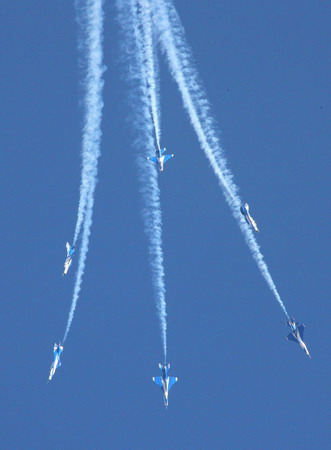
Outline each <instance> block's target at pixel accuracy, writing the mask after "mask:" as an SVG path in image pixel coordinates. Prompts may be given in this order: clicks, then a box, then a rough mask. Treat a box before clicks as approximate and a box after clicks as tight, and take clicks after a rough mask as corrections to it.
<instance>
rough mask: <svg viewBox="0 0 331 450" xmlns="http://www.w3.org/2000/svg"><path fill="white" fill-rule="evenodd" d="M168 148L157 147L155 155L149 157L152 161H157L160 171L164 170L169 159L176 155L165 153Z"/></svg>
mask: <svg viewBox="0 0 331 450" xmlns="http://www.w3.org/2000/svg"><path fill="white" fill-rule="evenodd" d="M165 151H166V149H165V148H162V149H161V150H159V149H158V148H157V149H155V156H152V157H148V158H147V159H148V160H149V161H152V162H154V163H156V164H157V165H158V166H159V169H160V172H163V169H164V164H165V163H166V162H167V161H169V159H171V158H173V157H174V156H175V155H165V154H164V153H165Z"/></svg>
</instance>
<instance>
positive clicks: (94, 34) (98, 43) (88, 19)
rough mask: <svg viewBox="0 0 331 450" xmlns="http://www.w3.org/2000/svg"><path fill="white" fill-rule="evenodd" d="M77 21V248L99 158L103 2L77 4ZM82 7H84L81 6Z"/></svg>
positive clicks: (85, 0) (95, 0)
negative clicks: (80, 121)
mask: <svg viewBox="0 0 331 450" xmlns="http://www.w3.org/2000/svg"><path fill="white" fill-rule="evenodd" d="M75 3H76V10H77V21H78V23H79V27H80V32H79V39H78V48H79V50H80V51H81V52H82V54H83V58H82V66H83V69H84V71H85V78H84V80H83V90H84V99H83V107H84V110H85V117H84V127H83V138H82V174H81V185H80V198H79V205H78V213H77V222H76V228H75V234H74V239H73V245H75V244H76V242H77V239H78V237H79V233H80V231H81V227H82V224H83V220H84V216H85V214H86V208H87V198H88V195H89V190H90V189H91V187H92V186H93V184H95V183H96V178H97V172H98V158H99V156H100V140H101V129H100V123H101V116H102V107H103V102H102V98H101V91H102V87H103V81H102V74H103V72H104V66H103V63H102V39H103V36H102V35H103V12H102V6H103V0H84V2H82V0H76V2H75ZM82 3H83V5H81V4H82Z"/></svg>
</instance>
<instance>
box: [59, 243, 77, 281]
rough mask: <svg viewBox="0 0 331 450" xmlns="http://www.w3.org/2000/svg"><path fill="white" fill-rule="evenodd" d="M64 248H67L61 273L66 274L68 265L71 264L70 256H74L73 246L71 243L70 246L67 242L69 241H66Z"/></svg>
mask: <svg viewBox="0 0 331 450" xmlns="http://www.w3.org/2000/svg"><path fill="white" fill-rule="evenodd" d="M66 249H67V256H66V259H65V261H64V270H63V274H62V276H63V275H67V273H68V270H69V267H70V266H71V263H72V257H73V256H74V253H75V251H76V250H75V246H74V245H73V246H72V247H71V245H70V244H69V242H67V243H66Z"/></svg>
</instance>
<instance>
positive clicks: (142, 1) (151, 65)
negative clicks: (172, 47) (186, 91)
mask: <svg viewBox="0 0 331 450" xmlns="http://www.w3.org/2000/svg"><path fill="white" fill-rule="evenodd" d="M138 5H140V14H139V19H140V21H141V24H142V33H143V42H142V44H143V48H142V49H141V50H140V51H142V52H143V54H144V55H145V58H144V60H145V70H146V77H147V86H148V95H149V97H150V102H151V113H152V117H153V124H154V129H155V139H156V143H157V147H158V149H159V150H160V139H161V127H160V106H159V105H160V102H159V91H158V86H159V82H158V70H157V68H158V66H157V64H156V61H157V59H156V58H157V55H156V46H155V45H154V42H153V27H152V18H151V10H150V7H149V2H148V1H146V0H138Z"/></svg>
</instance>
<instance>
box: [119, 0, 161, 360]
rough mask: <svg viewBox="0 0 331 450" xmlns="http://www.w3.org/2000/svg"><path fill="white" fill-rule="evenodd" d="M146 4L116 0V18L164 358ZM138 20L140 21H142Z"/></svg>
mask: <svg viewBox="0 0 331 450" xmlns="http://www.w3.org/2000/svg"><path fill="white" fill-rule="evenodd" d="M145 4H146V2H145V1H143V0H141V1H139V2H138V3H137V2H136V0H117V7H118V20H119V23H120V25H121V29H122V30H121V33H122V49H121V53H122V55H124V56H125V66H126V67H129V70H128V71H127V78H128V81H129V83H130V87H131V95H130V109H131V114H132V120H133V124H134V126H135V133H136V138H135V141H134V147H135V149H136V150H137V154H138V157H137V163H138V175H139V181H140V191H141V194H142V198H143V202H144V204H143V219H144V228H145V233H146V235H147V238H148V250H149V259H150V266H151V270H152V281H153V287H154V295H155V299H156V306H157V312H158V317H159V319H160V328H161V338H162V344H163V350H164V360H166V354H167V320H166V319H167V313H166V300H165V283H164V267H163V251H162V214H161V205H160V190H159V186H158V179H157V177H158V175H157V169H156V167H155V164H152V163H148V161H146V156H149V155H150V152H151V151H153V148H154V137H153V133H154V132H155V135H156V139H157V137H158V136H160V131H159V130H160V127H159V122H158V117H159V116H158V110H159V108H158V96H157V92H156V82H155V73H156V72H155V64H154V62H153V61H152V58H153V54H154V53H153V48H152V41H151V35H149V37H148V38H147V40H145V38H146V35H148V33H150V31H148V29H149V30H151V28H148V27H150V16H149V12H148V11H149V10H148V8H146V9H145V6H144V5H145ZM147 4H148V3H147ZM142 16H144V17H142ZM141 20H142V22H143V23H141ZM147 53H148V54H149V56H148V55H147ZM149 59H150V60H149ZM148 60H149V62H147V63H146V61H148ZM153 67H154V68H153ZM154 127H155V128H154ZM158 145H159V144H158Z"/></svg>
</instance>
